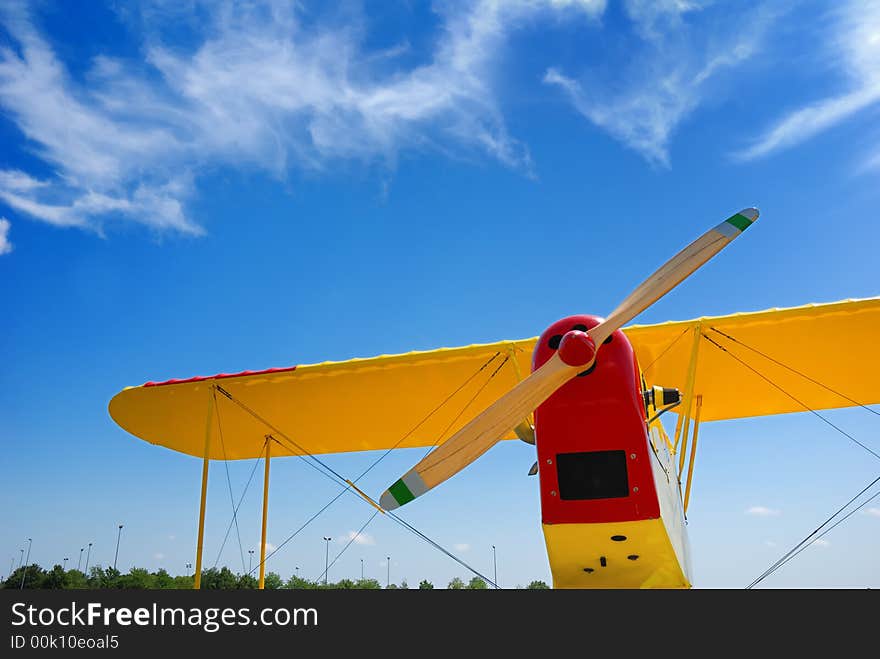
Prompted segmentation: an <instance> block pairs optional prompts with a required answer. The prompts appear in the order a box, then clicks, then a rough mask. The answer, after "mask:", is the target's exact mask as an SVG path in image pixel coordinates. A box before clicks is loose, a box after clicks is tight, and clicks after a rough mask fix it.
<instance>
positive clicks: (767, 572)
mask: <svg viewBox="0 0 880 659" xmlns="http://www.w3.org/2000/svg"><path fill="white" fill-rule="evenodd" d="M711 329H713V330H714V331H716V332H718V333H719V334H722V335H724V336H728V335H727V334H724V333H723V332H720V331H718V330H716V329H715V328H711ZM702 337H703V338H704V339H706V340H707V341H709V343H711V344H712V345H714V346H715V347H716V348H718V349H719V350H721V351H723V352H725V353H727V354H728V355H730V356H731V357H732V358H733V359H735V360H736V361H738V362H739V363H740V364H742V365H743V366H745V367H746V368H748V369H749V370H750V371H752V372H753V373H754V374H755V375H757V376H758V377H760V378H761V379H762V380H764V381H765V382H767V383H768V384H770V385H772V386H773V387H775V388H776V389H778V390H779V391H781V392H782V393H783V394H785V395H786V396H788V397H789V398H791V399H792V400H793V401H795V402H796V403H798V404H799V405H800V406H802V407H803V408H804V409H805V410H807V411H808V412H811V413H812V414H814V415H815V416H817V417H819V418H820V419H821V420H822V421H824V422H825V423H827V424H828V425H829V426H831V427H832V428H833V429H834V430H836V431H837V432H839V433H840V434H842V435H843V436H844V437H846V438H848V439H850V440H851V441H853V442H855V443H856V444H858V445H859V446H860V447H861V448H863V449H865V450H866V451H867V452H868V453H870V454H871V455H873V456H874V457H876V458H878V459H880V455H877V453H875V452H874V451H872V450H871V449H870V448H868V447H867V446H865V445H864V444H862V443H861V442H860V441H858V440H857V439H856V438H855V437H853V436H852V435H850V434H849V433H847V432H845V431H844V430H842V429H841V428H838V427H837V426H836V425H834V424H833V423H832V422H831V421H829V420H828V419H826V418H825V417H824V416H822V415H821V414H819V413H818V412H817V411H815V410H814V409H812V408H811V407H809V406H808V405H806V404H805V403H804V402H803V401H801V400H799V399H797V398H796V397H795V396H793V395H792V394H790V393H789V392H787V391H786V390H785V389H783V388H782V387H781V386H779V385H778V384H776V383H775V382H773V381H772V380H770V378H768V377H767V376H765V375H763V374H762V373H760V372H759V371H758V370H757V369H755V368H754V367H752V366H750V365H749V364H747V363H746V362H744V361H743V360H742V359H740V358H739V357H737V356H736V355H734V354H733V353H732V352H730V350H728V349H727V348H725V347H724V346H722V345H720V344H719V343H717V342H716V341H714V340H712V339H711V338H709V337H708V336H706V335H705V334H702ZM728 338H730V339H731V340H733V341H736V339H734V338H733V337H730V336H728ZM736 342H737V343H740V344H741V345H743V346H745V344H742V343H741V342H739V341H736ZM745 347H747V348H749V346H745ZM750 349H751V350H753V351H754V352H756V353H759V354H761V355H762V356H764V357H767V359H770V360H771V361H774V362H776V360H774V359H772V358H771V357H769V356H767V355H764V354H763V353H760V352H759V351H758V350H755V349H754V348H750ZM776 363H778V364H779V365H780V366H784V367H785V368H788V369H789V370H791V371H793V372H796V373H798V375H802V376H803V377H805V378H807V379H808V380H810V381H812V382H815V383H816V384H818V385H820V386H822V387H824V388H825V389H828V390H829V391H833V392H834V393H835V394H838V395H840V396H843V394H840V393H839V392H836V391H834V390H833V389H831V388H830V387H827V386H825V385H823V384H821V383H820V382H816V381H815V380H813V379H812V378H810V377H808V376H806V375H804V374H802V373H799V372H797V371H795V370H794V369H792V368H790V367H788V366H785V365H784V364H782V363H781V362H776ZM843 397H844V398H847V400H850V401H851V402H853V403H855V404H857V405H858V403H856V401H853V400H852V399H849V398H848V397H846V396H843ZM861 407H864V406H863V405H861ZM866 409H869V408H866ZM869 411H871V412H873V410H870V409H869ZM877 482H880V476H878V477H877V478H875V479H874V480H873V481H871V482H870V483H869V484H868V485H867V486H865V487H864V488H863V489H862V490H861V491H860V492H859V493H858V494H856V495H855V496H854V497H853V498H852V499H850V500H849V501H848V502H847V503H846V504H844V505H843V506H842V507H841V508H839V509H838V510H837V511H835V512H834V514H833V515H831V516H830V517H829V518H828V519H826V520H825V521H824V522H822V524H820V525H819V526H818V527H817V528H816V529H815V530H814V531H813V532H812V533H810V534H809V535H807V537H805V538H804V539H803V540H801V541H800V542H799V543H798V544H797V545H795V546H794V547H793V548H792V549H790V550H789V551H788V552H786V553H785V555H783V556H782V557H781V558H780V559H779V560H777V561H776V562H775V563H774V564H773V565H771V566H770V567H769V568H767V569H766V570H765V571H764V572H763V573H762V574H761V575H760V576H759V577H758V578H756V579H755V580H754V581H752V583H750V584H749V585H748V586H746V590H750V589H752V588H754V587H755V586H756V585H758V584H759V583H760V582H761V581H763V580H764V579H766V578H767V577H769V576H770V575H771V574H773V573H774V572H775V571H776V570H778V569H780V568H781V567H782V566H783V565H785V564H786V563H788V562H789V561H790V560H791V559H793V558H794V557H795V556H797V555H798V554H800V553H801V552H802V551H803V550H804V549H806V548H807V547H808V546H809V544H811V543H810V541H811V539H812V538H813V536H815V535H816V534H817V533H819V532H820V531H822V529H823V528H824V527H825V526H827V525H828V524H829V523H831V522H832V521H833V520H834V518H835V517H837V516H838V515H840V513H842V512H843V511H844V510H846V509H847V508H848V507H849V506H850V505H852V503H853V502H854V501H856V500H857V499H858V498H859V497H860V496H862V495H863V494H864V493H865V492H867V491H868V490H869V489H871V487H873V486H874V485H875V484H876V483H877ZM878 495H880V492H878V493H877V494H874V495H873V496H872V497H870V498H869V499H868V500H867V501H864V502H862V503H861V504H859V505H858V506H857V507H856V508H855V509H853V510H852V511H850V512H849V513H848V514H847V515H845V516H844V517H843V518H841V519H839V520H837V521H836V522H835V523H834V524H833V525H832V526H831V527H830V528H828V529H826V530H825V531H824V532H822V533H821V535H819V537H818V538H816V540H818V539H819V538H821V537H822V536H824V535H825V534H826V533H828V532H829V531H831V530H832V529H833V528H835V527H836V526H837V525H839V524H840V523H842V522H843V521H845V520H847V519H849V517H851V516H852V515H853V513H855V512H856V511H858V510H859V509H860V508H862V507H863V506H865V505H866V504H867V503H868V502H870V501H873V500H874V499H875V498H876V497H877V496H878ZM814 541H815V540H814ZM808 543H809V544H808Z"/></svg>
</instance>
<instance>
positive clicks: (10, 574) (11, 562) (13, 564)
mask: <svg viewBox="0 0 880 659" xmlns="http://www.w3.org/2000/svg"><path fill="white" fill-rule="evenodd" d="M13 567H15V556H13V557H12V559H10V561H9V576H10V577H11V576H12V568H13Z"/></svg>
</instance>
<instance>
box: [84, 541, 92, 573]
mask: <svg viewBox="0 0 880 659" xmlns="http://www.w3.org/2000/svg"><path fill="white" fill-rule="evenodd" d="M91 555H92V543H91V542H90V543H89V550H88V551H87V552H86V569H85V573H88V571H89V557H90V556H91Z"/></svg>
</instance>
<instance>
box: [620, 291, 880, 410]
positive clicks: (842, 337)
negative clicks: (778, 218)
mask: <svg viewBox="0 0 880 659" xmlns="http://www.w3.org/2000/svg"><path fill="white" fill-rule="evenodd" d="M697 328H699V329H700V330H701V332H702V335H703V338H700V339H699V343H700V345H699V349H698V354H697V370H696V377H695V381H694V394H700V395H702V396H703V408H702V420H703V421H719V420H722V419H741V418H744V417H751V416H765V415H769V414H785V413H787V412H803V411H806V408H805V407H804V405H806V406H808V407H810V408H811V409H814V410H821V409H830V408H836V407H850V406H853V405H856V404H861V405H871V404H875V403H880V387H878V386H877V377H878V374H880V297H878V298H869V299H864V300H845V301H842V302H833V303H830V304H809V305H806V306H802V307H793V308H790V309H768V310H767V311H758V312H753V313H738V314H733V315H730V316H717V317H706V318H698V319H694V320H687V321H681V322H670V323H662V324H659V325H633V326H631V327H628V328H627V329H626V330H625V331H626V334H627V337H629V339H630V340H631V341H632V344H633V346H634V348H635V350H636V353H637V354H638V357H639V363H640V365H641V367H642V369H643V371H644V372H645V379H646V380H647V381H648V382H649V383H652V384H658V385H662V386H664V387H678V388H679V389H681V390H682V391H684V389H685V384H686V381H687V371H688V365H689V363H690V359H691V354H692V348H693V341H694V335H695V332H696V330H697ZM725 350H727V351H728V352H725ZM664 351H665V352H664ZM792 369H793V370H792ZM795 371H797V372H795ZM805 376H806V377H805ZM768 380H769V382H768ZM771 382H772V383H773V384H771ZM817 383H821V385H820V384H817ZM774 384H775V385H777V386H774ZM822 385H824V387H823V386H822ZM777 387H778V388H777ZM826 387H827V388H826Z"/></svg>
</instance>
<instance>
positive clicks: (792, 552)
mask: <svg viewBox="0 0 880 659" xmlns="http://www.w3.org/2000/svg"><path fill="white" fill-rule="evenodd" d="M878 481H880V476H878V477H877V478H875V479H874V480H873V481H871V482H870V483H869V484H868V485H866V486H865V487H864V488H863V489H862V490H861V491H860V492H859V493H858V494H857V495H855V496H854V497H853V498H852V499H850V500H849V501H847V502H846V503H845V504H844V505H843V506H841V507H840V508H839V509H838V510H837V511H836V512H835V513H834V514H833V515H831V516H830V517H829V518H828V519H826V520H825V521H824V522H822V523H821V524H820V525H819V526H818V527H816V530H814V531H813V532H812V533H810V534H809V535H808V536H807V537H806V538H804V539H803V540H801V541H800V542H799V543H798V544H796V545H795V546H794V547H792V548H791V549H790V550H789V551H788V552H786V554H785V555H784V556H782V558H780V559H779V560H777V561H776V562H775V563H774V564H773V565H771V566H770V567H769V568H767V569H766V570H764V572H763V573H762V574H761V575H760V576H759V577H758V578H757V579H755V580H754V581H752V583H750V584H749V585H748V586H746V590H750V589H752V588H754V587H755V586H757V585H758V584H759V583H760V582H761V581H763V580H764V579H766V578H767V577H769V576H770V575H771V574H773V573H774V572H775V571H776V570H778V569H779V568H781V567H782V566H783V565H784V564H785V563H787V562H788V561H790V560H791V559H792V558H794V557H795V556H796V555H797V554H799V553H800V552H801V551H802V550H803V549H805V548H806V545H807V543H808V542H809V541H810V539H811V538H812V537H813V536H814V535H816V534H817V533H819V531H821V530H822V528H823V527H824V526H826V525H827V524H828V523H829V522H831V520H833V519H834V518H835V517H837V516H838V515H839V514H840V513H841V512H843V511H844V510H846V509H847V508H848V507H849V506H850V505H852V503H853V502H854V501H855V500H856V499H858V498H859V497H860V496H862V495H863V494H864V493H865V492H867V491H868V490H870V489H871V488H872V487H873V486H874V485H875V484H876V483H877V482H878ZM877 494H880V492H878V493H877ZM877 494H875V495H874V496H872V497H871V498H870V499H868V500H867V501H864V502H863V503H861V504H860V505H859V506H858V507H857V508H855V509H854V510H852V511H851V512H850V513H849V514H848V515H847V516H846V517H844V518H843V519H840V520H838V521H837V522H836V523H835V524H834V526H832V527H831V528H829V529H827V530H826V531H825V533H827V532H828V531H830V530H831V529H833V528H834V527H835V526H837V525H838V524H840V522H842V521H844V520H845V519H847V518H848V517H849V516H850V515H852V514H853V513H854V512H856V510H858V509H859V508H861V507H862V506H864V505H865V504H867V503H868V502H869V501H872V500H873V499H874V498H875V497H876V496H877ZM825 533H823V534H822V535H825ZM820 537H821V536H820ZM817 539H818V538H817Z"/></svg>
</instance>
